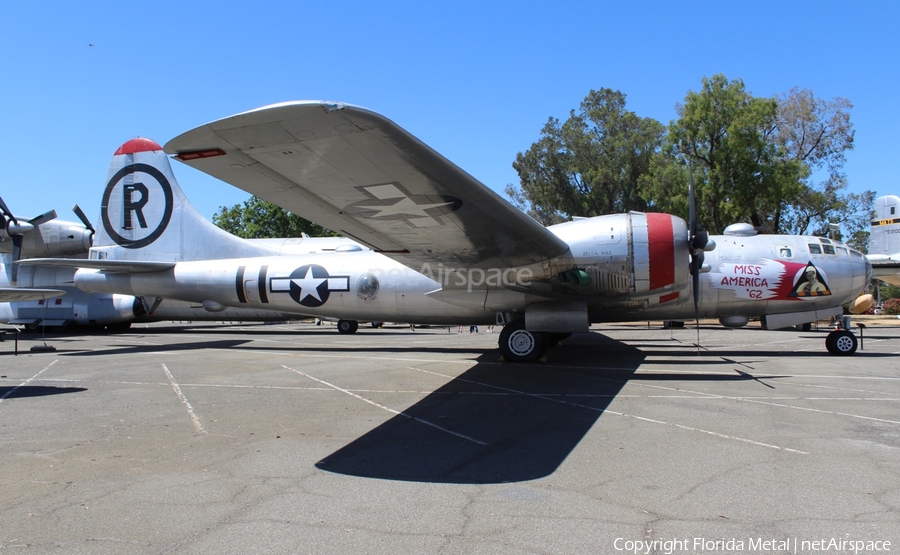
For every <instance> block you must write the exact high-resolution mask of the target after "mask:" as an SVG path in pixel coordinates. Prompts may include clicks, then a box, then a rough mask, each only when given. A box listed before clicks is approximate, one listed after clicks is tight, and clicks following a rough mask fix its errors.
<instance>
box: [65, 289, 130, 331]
mask: <svg viewBox="0 0 900 555" xmlns="http://www.w3.org/2000/svg"><path fill="white" fill-rule="evenodd" d="M137 306H140V302H136V299H135V298H134V297H132V296H131V295H109V294H103V293H92V294H85V293H82V294H81V295H77V298H76V300H75V302H74V303H73V307H72V308H73V318H74V320H75V322H76V323H77V324H79V325H82V326H109V325H114V324H122V323H125V322H130V321H132V320H134V319H135V318H136V317H137V316H138V315H139V314H138V313H137V308H136V307H137Z"/></svg>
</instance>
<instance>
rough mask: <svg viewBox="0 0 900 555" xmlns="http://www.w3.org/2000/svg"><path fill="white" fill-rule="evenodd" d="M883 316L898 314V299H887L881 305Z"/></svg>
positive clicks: (899, 306)
mask: <svg viewBox="0 0 900 555" xmlns="http://www.w3.org/2000/svg"><path fill="white" fill-rule="evenodd" d="M881 306H882V307H884V313H885V314H900V299H888V300H886V301H884V302H883V303H881Z"/></svg>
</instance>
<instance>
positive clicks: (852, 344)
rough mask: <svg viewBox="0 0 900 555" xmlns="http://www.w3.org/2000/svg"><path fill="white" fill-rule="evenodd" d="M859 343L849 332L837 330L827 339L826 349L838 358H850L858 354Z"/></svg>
mask: <svg viewBox="0 0 900 555" xmlns="http://www.w3.org/2000/svg"><path fill="white" fill-rule="evenodd" d="M858 346H859V342H858V341H857V340H856V336H855V335H853V334H852V333H850V332H849V331H847V330H835V331H833V332H831V333H829V334H828V336H827V337H826V338H825V348H826V349H828V352H829V353H831V354H832V355H836V356H849V355H852V354H853V353H855V352H856V348H857V347H858Z"/></svg>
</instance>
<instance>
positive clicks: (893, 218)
mask: <svg viewBox="0 0 900 555" xmlns="http://www.w3.org/2000/svg"><path fill="white" fill-rule="evenodd" d="M869 254H870V255H879V256H889V257H892V258H898V257H900V197H897V196H894V195H885V196H883V197H878V198H877V199H875V219H874V220H872V229H871V231H870V234H869Z"/></svg>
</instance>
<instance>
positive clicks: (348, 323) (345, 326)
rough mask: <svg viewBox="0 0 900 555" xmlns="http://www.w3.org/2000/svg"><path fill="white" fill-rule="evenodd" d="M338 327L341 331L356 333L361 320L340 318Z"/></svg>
mask: <svg viewBox="0 0 900 555" xmlns="http://www.w3.org/2000/svg"><path fill="white" fill-rule="evenodd" d="M337 329H338V331H339V332H341V333H356V330H358V329H359V322H357V321H356V320H338V323H337Z"/></svg>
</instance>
